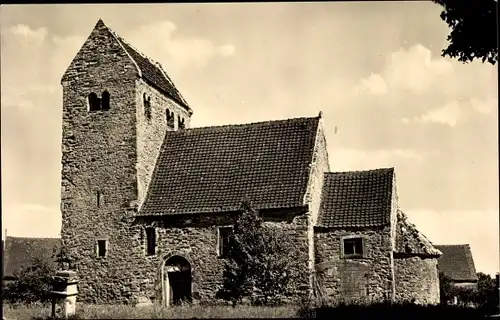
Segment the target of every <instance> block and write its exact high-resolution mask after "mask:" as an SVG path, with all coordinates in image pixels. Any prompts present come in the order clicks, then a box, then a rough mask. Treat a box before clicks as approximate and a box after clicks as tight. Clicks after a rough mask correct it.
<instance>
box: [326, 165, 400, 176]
mask: <svg viewBox="0 0 500 320" xmlns="http://www.w3.org/2000/svg"><path fill="white" fill-rule="evenodd" d="M394 169H395V167H385V168H375V169H367V170H352V171H332V172H325V175H337V174H348V173H369V172H376V171H394Z"/></svg>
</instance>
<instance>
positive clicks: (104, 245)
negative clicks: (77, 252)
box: [96, 240, 108, 257]
mask: <svg viewBox="0 0 500 320" xmlns="http://www.w3.org/2000/svg"><path fill="white" fill-rule="evenodd" d="M96 249H97V256H98V257H106V254H107V251H108V241H107V240H97V248H96Z"/></svg>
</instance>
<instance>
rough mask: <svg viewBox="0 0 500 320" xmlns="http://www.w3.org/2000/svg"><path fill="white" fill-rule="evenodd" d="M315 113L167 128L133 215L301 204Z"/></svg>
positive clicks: (285, 206)
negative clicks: (243, 205) (247, 204)
mask: <svg viewBox="0 0 500 320" xmlns="http://www.w3.org/2000/svg"><path fill="white" fill-rule="evenodd" d="M318 123H319V117H314V118H295V119H288V120H278V121H267V122H258V123H251V124H242V125H226V126H215V127H205V128H193V129H186V130H180V131H172V132H167V133H166V137H165V140H164V143H163V146H162V149H161V151H160V154H159V156H158V160H157V164H156V168H155V170H154V172H153V178H152V180H151V184H150V186H149V190H148V194H147V196H146V200H145V202H144V204H143V206H142V208H141V210H140V213H139V215H143V216H151V215H172V214H182V213H208V212H231V211H237V210H239V208H240V206H241V202H242V201H243V200H250V201H251V202H252V204H253V205H254V207H255V209H271V208H291V207H301V206H303V205H305V203H304V196H305V193H306V189H307V184H308V180H309V172H310V165H311V163H312V158H313V150H314V147H315V139H316V133H317V130H318Z"/></svg>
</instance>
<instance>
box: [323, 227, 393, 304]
mask: <svg viewBox="0 0 500 320" xmlns="http://www.w3.org/2000/svg"><path fill="white" fill-rule="evenodd" d="M351 236H361V237H363V241H364V250H365V256H364V257H363V258H357V259H346V258H343V257H342V255H341V250H342V249H341V246H342V241H341V240H342V238H343V237H351ZM315 238H316V263H317V264H316V275H317V279H318V281H319V285H320V286H321V288H322V290H323V294H325V295H326V297H327V298H329V299H330V300H332V301H337V302H341V301H346V300H347V302H357V301H360V300H361V301H367V300H368V301H372V302H376V301H387V300H390V299H391V291H392V287H393V282H394V278H393V273H392V270H391V261H392V242H391V231H390V227H386V228H384V229H379V230H376V229H372V230H370V229H367V230H356V231H351V230H338V229H336V230H324V231H316V234H315Z"/></svg>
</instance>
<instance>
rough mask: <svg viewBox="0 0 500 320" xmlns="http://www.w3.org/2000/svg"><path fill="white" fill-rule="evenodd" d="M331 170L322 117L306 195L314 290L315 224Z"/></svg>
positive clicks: (311, 275)
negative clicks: (326, 177)
mask: <svg viewBox="0 0 500 320" xmlns="http://www.w3.org/2000/svg"><path fill="white" fill-rule="evenodd" d="M329 171H330V164H329V159H328V151H327V147H326V139H325V134H324V129H323V121H322V119H320V122H319V126H318V131H317V134H316V143H315V148H314V154H313V160H312V163H311V175H310V178H309V179H310V180H309V185H308V188H307V192H306V195H305V202H306V203H307V204H308V205H309V220H308V228H307V237H308V254H309V265H308V270H310V271H311V274H310V278H309V287H310V288H311V290H313V288H314V285H313V281H314V277H315V268H314V266H315V264H316V262H315V249H314V248H315V244H314V226H315V225H316V222H317V221H318V215H319V207H320V203H321V191H322V189H323V182H324V174H325V172H329Z"/></svg>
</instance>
